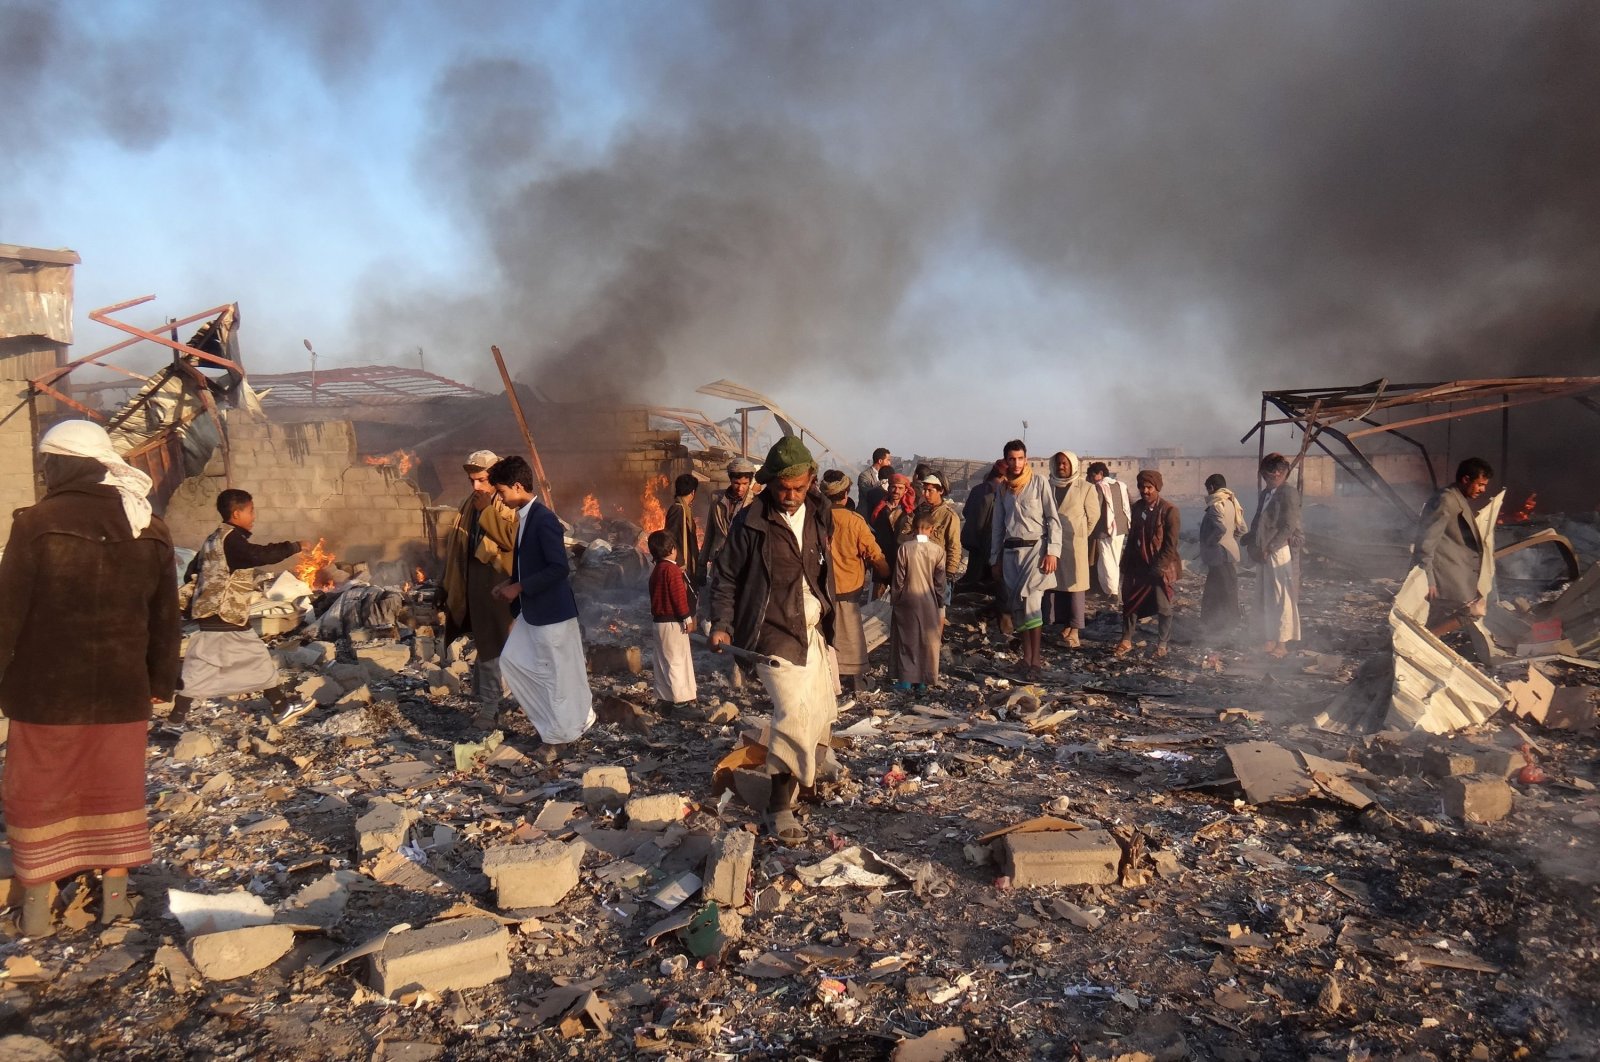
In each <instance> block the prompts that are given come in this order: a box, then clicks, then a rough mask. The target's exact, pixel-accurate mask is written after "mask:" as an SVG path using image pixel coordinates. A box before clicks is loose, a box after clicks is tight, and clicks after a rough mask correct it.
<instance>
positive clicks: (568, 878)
mask: <svg viewBox="0 0 1600 1062" xmlns="http://www.w3.org/2000/svg"><path fill="white" fill-rule="evenodd" d="M584 847H585V846H584V845H583V844H582V843H575V844H562V843H561V842H560V841H546V842H544V843H541V844H503V845H497V846H495V847H493V848H489V849H486V850H485V851H484V853H483V872H484V874H485V875H487V876H488V878H489V883H490V884H491V885H493V886H494V896H495V903H496V904H497V905H499V906H500V907H501V908H502V909H507V910H509V909H512V908H517V907H554V906H555V905H556V904H558V903H560V902H561V900H562V897H564V896H566V894H567V893H569V892H571V891H572V887H573V886H574V885H576V884H578V864H580V863H581V862H583V850H584Z"/></svg>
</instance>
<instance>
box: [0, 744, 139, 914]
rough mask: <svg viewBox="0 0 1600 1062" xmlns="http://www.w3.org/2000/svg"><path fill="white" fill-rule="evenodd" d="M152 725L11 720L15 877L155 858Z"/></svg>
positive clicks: (27, 879)
mask: <svg viewBox="0 0 1600 1062" xmlns="http://www.w3.org/2000/svg"><path fill="white" fill-rule="evenodd" d="M148 732H149V724H147V723H146V722H144V721H143V720H139V721H137V722H132V723H92V724H85V725H75V726H52V725H49V724H43V723H23V722H19V721H17V720H12V723H11V733H10V736H9V737H8V738H7V740H6V756H5V775H4V779H3V782H0V798H3V800H4V802H5V813H6V833H7V835H8V836H9V838H10V841H11V859H12V862H13V864H14V865H15V868H16V876H17V880H18V881H20V882H21V883H22V884H23V885H24V886H28V885H44V884H47V883H49V882H53V881H59V880H60V879H62V878H65V877H69V876H71V875H73V874H77V873H79V872H81V871H84V870H94V869H111V868H118V867H136V866H142V865H143V864H145V863H148V862H150V858H151V855H150V823H149V819H148V818H147V817H146V814H145V804H144V787H145V770H144V757H145V741H146V736H147V734H148Z"/></svg>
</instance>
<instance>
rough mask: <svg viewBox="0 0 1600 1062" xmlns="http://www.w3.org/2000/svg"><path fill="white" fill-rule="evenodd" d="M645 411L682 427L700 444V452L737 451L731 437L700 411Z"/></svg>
mask: <svg viewBox="0 0 1600 1062" xmlns="http://www.w3.org/2000/svg"><path fill="white" fill-rule="evenodd" d="M645 411H646V412H647V413H649V414H650V416H652V417H656V418H658V419H660V420H668V421H672V422H673V423H675V424H677V425H679V426H680V427H682V428H683V430H684V431H686V432H688V433H689V434H690V435H692V436H694V439H695V442H697V443H699V444H700V449H702V450H718V449H720V450H728V451H730V452H736V451H738V450H739V444H738V443H736V442H734V441H733V437H732V436H731V435H729V434H728V433H727V432H726V431H724V430H723V429H722V426H721V425H720V424H718V423H717V422H716V421H714V420H712V419H711V418H710V417H708V416H706V415H705V413H704V412H702V411H701V410H698V409H683V408H680V407H678V406H648V407H646V410H645Z"/></svg>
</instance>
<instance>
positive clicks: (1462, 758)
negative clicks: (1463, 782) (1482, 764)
mask: <svg viewBox="0 0 1600 1062" xmlns="http://www.w3.org/2000/svg"><path fill="white" fill-rule="evenodd" d="M1422 773H1423V774H1426V775H1427V776H1428V777H1429V778H1454V777H1456V776H1458V775H1463V774H1477V773H1478V761H1477V758H1476V757H1475V756H1473V755H1472V754H1471V753H1467V752H1461V751H1459V750H1456V749H1440V748H1434V749H1425V750H1423V753H1422Z"/></svg>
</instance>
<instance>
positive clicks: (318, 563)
mask: <svg viewBox="0 0 1600 1062" xmlns="http://www.w3.org/2000/svg"><path fill="white" fill-rule="evenodd" d="M322 542H323V540H322V539H320V538H319V539H317V544H316V545H315V546H312V547H311V548H310V549H309V550H307V551H306V553H305V560H303V561H301V562H300V563H299V564H296V565H295V566H294V573H295V574H296V575H298V576H299V577H300V581H301V582H303V583H305V584H306V585H307V586H309V587H311V588H312V589H313V590H326V589H328V588H329V587H330V586H332V585H333V580H332V579H331V578H329V577H328V576H326V575H324V574H323V573H324V572H325V571H327V570H328V568H330V567H332V565H333V561H334V556H333V554H332V553H330V552H328V551H327V550H325V549H323V548H322Z"/></svg>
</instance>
